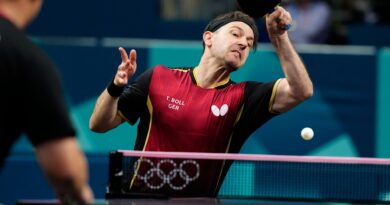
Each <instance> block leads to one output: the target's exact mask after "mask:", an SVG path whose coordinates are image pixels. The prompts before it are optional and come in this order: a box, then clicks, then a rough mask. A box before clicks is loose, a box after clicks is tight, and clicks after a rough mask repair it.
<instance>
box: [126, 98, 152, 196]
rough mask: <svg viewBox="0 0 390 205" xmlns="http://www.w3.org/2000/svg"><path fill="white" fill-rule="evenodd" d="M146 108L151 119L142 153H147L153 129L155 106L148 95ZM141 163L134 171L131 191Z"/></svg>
mask: <svg viewBox="0 0 390 205" xmlns="http://www.w3.org/2000/svg"><path fill="white" fill-rule="evenodd" d="M146 106H147V107H148V110H149V115H150V119H149V129H148V134H147V135H146V140H145V144H144V147H143V148H142V151H145V148H146V145H147V144H148V141H149V136H150V129H151V127H152V119H153V106H152V102H151V101H150V97H149V95H148V98H147V100H146ZM141 159H142V157H141ZM141 162H142V160H141V161H140V163H138V164H137V168H136V170H135V171H134V174H133V178H132V179H131V183H130V187H129V189H131V187H133V184H134V180H135V178H136V176H137V173H138V170H139V167H140V166H141Z"/></svg>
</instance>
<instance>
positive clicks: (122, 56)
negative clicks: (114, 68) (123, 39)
mask: <svg viewBox="0 0 390 205" xmlns="http://www.w3.org/2000/svg"><path fill="white" fill-rule="evenodd" d="M119 52H120V53H121V58H122V63H124V62H126V61H127V60H128V59H129V57H128V56H127V53H126V50H125V49H124V48H122V47H119Z"/></svg>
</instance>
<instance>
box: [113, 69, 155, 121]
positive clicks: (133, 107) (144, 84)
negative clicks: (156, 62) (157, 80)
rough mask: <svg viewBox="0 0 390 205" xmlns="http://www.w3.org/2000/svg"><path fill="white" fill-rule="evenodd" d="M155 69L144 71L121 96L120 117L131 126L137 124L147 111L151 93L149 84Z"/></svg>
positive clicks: (119, 103)
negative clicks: (147, 101)
mask: <svg viewBox="0 0 390 205" xmlns="http://www.w3.org/2000/svg"><path fill="white" fill-rule="evenodd" d="M153 70H154V69H147V70H146V71H144V72H143V73H142V74H141V75H140V76H139V77H138V78H137V79H136V80H135V81H134V82H133V83H131V84H130V85H129V86H128V87H127V88H126V89H125V91H124V92H123V94H122V95H121V96H120V98H119V101H118V112H119V115H120V116H121V117H122V118H124V119H125V120H126V121H128V122H129V123H130V124H135V123H136V122H137V120H138V118H139V117H140V116H141V114H142V112H145V109H146V100H147V96H148V93H149V83H150V79H151V77H152V73H153Z"/></svg>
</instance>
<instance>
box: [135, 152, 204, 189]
mask: <svg viewBox="0 0 390 205" xmlns="http://www.w3.org/2000/svg"><path fill="white" fill-rule="evenodd" d="M141 162H146V163H147V164H148V165H149V166H150V167H151V168H150V169H149V170H148V171H146V173H145V174H144V175H139V174H138V172H137V167H138V165H139V164H140V163H141ZM164 164H168V165H171V166H172V170H171V171H170V172H169V173H165V172H164V170H162V169H161V166H162V165H164ZM184 166H193V168H195V169H196V173H195V174H194V176H190V175H189V173H187V171H185V168H184ZM134 173H136V176H137V178H138V179H140V180H143V181H144V182H145V184H146V185H147V186H148V187H149V188H150V189H154V190H158V189H161V188H162V187H163V186H164V185H165V184H167V185H168V186H169V187H171V188H172V189H173V190H183V189H184V188H186V187H187V186H188V184H189V183H190V182H192V181H194V180H196V179H197V178H199V175H200V166H199V164H198V163H197V162H196V161H195V160H184V161H182V162H181V163H180V164H179V166H178V165H177V163H176V162H175V161H173V160H171V159H163V160H161V161H159V162H158V163H157V165H156V166H154V163H153V162H152V161H151V160H150V159H142V158H140V159H138V160H137V161H136V163H135V164H134ZM153 177H158V178H159V179H161V183H159V184H157V185H154V184H152V183H150V182H149V181H150V179H151V178H153ZM176 177H180V178H181V179H182V180H183V181H184V183H183V184H182V185H180V186H179V185H174V184H173V183H172V180H173V179H175V178H176Z"/></svg>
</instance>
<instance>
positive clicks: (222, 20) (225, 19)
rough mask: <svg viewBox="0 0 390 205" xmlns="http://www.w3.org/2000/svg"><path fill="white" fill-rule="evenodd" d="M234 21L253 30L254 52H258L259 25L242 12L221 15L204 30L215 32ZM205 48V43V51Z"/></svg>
mask: <svg viewBox="0 0 390 205" xmlns="http://www.w3.org/2000/svg"><path fill="white" fill-rule="evenodd" d="M233 21H241V22H243V23H246V24H247V25H248V26H249V27H251V29H252V30H253V34H254V39H253V50H256V47H257V41H258V39H259V31H258V30H257V25H256V22H255V20H254V19H253V18H252V17H250V16H249V15H247V14H245V13H243V12H241V11H232V12H229V13H225V14H221V15H219V16H217V17H215V18H214V19H212V20H211V21H210V22H209V23H208V24H207V26H206V28H205V29H204V32H206V31H211V32H214V31H216V30H218V29H219V28H221V27H222V26H224V25H226V24H228V23H231V22H233ZM204 48H205V44H204V42H203V49H204Z"/></svg>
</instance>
